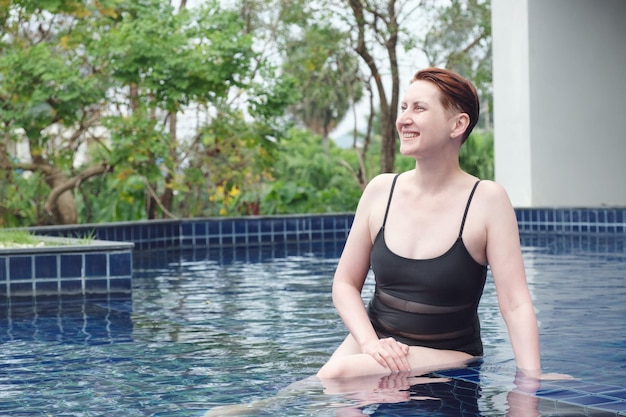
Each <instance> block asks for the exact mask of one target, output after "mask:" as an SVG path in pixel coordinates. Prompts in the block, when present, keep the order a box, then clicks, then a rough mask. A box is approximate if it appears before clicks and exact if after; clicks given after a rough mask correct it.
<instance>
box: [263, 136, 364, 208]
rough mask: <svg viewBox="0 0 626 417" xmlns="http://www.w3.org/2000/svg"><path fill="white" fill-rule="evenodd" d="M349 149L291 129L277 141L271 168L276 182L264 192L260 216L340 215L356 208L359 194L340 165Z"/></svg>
mask: <svg viewBox="0 0 626 417" xmlns="http://www.w3.org/2000/svg"><path fill="white" fill-rule="evenodd" d="M346 159H352V160H354V155H353V151H352V150H348V149H340V148H337V147H334V146H332V147H331V149H330V152H329V153H326V152H325V151H324V146H323V143H322V140H321V138H320V137H319V136H317V135H313V134H311V133H310V132H308V131H306V130H299V129H292V130H291V131H290V132H289V134H288V137H287V138H285V139H284V140H283V141H282V142H281V147H280V154H279V157H278V159H277V160H276V163H275V165H274V176H275V178H276V181H274V182H271V183H269V184H268V186H267V187H266V189H265V194H264V197H263V199H262V201H261V212H262V213H263V214H289V213H324V212H344V211H353V210H354V209H356V205H357V203H358V199H359V197H360V194H361V190H360V189H359V187H358V185H357V183H356V181H355V180H354V178H353V177H352V176H351V174H350V172H349V171H348V170H347V169H346V167H345V166H344V165H343V162H342V161H345V160H346Z"/></svg>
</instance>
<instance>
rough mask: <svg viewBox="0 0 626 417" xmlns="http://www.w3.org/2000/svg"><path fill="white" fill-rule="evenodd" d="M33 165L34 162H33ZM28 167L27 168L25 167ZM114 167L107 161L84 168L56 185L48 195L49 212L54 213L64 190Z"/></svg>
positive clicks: (47, 210) (47, 209)
mask: <svg viewBox="0 0 626 417" xmlns="http://www.w3.org/2000/svg"><path fill="white" fill-rule="evenodd" d="M31 165H32V164H31ZM24 169H26V168H24ZM111 169H112V167H111V166H110V165H109V164H107V163H102V164H100V165H94V166H92V167H89V168H87V169H85V170H83V171H82V172H81V173H79V174H78V175H76V176H74V177H72V178H70V179H69V180H67V181H65V182H64V183H63V184H61V185H59V186H57V187H54V188H53V189H52V191H50V194H49V195H48V199H47V200H46V205H45V209H46V212H48V214H50V215H52V208H53V207H54V206H55V205H56V201H57V199H58V198H59V196H60V195H61V194H63V193H64V192H66V191H68V190H71V189H73V188H75V187H78V186H79V185H80V183H81V182H83V181H84V180H86V179H87V178H90V177H93V176H95V175H100V174H104V173H105V172H108V171H111Z"/></svg>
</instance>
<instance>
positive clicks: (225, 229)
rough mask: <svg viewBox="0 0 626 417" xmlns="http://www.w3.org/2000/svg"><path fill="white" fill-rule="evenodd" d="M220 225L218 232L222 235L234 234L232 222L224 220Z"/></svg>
mask: <svg viewBox="0 0 626 417" xmlns="http://www.w3.org/2000/svg"><path fill="white" fill-rule="evenodd" d="M220 225H221V228H220V231H221V233H222V234H223V235H232V234H233V233H234V232H235V227H234V222H233V221H231V220H224V221H223V222H221V224H220Z"/></svg>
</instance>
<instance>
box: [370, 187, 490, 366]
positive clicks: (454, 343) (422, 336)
mask: <svg viewBox="0 0 626 417" xmlns="http://www.w3.org/2000/svg"><path fill="white" fill-rule="evenodd" d="M397 179H398V175H396V177H395V178H394V179H393V183H392V185H391V191H390V192H389V201H388V202H387V209H386V211H385V217H384V220H383V225H382V226H381V228H380V231H379V232H378V235H377V236H376V239H375V241H374V245H373V247H372V252H371V256H370V262H371V265H372V270H373V271H374V276H375V279H376V286H375V291H374V296H373V298H372V300H371V301H370V303H369V305H368V314H369V318H370V320H371V322H372V325H373V326H374V329H375V330H376V333H378V336H379V337H389V336H391V337H393V338H394V339H396V340H398V341H400V342H402V343H406V344H408V345H411V346H425V347H430V348H434V349H450V350H457V351H461V352H466V353H468V354H470V355H472V356H481V355H482V354H483V345H482V341H481V338H480V322H479V318H478V313H477V310H478V303H479V301H480V298H481V296H482V293H483V288H484V286H485V280H486V276H487V267H486V266H484V265H481V264H479V263H478V262H476V261H475V260H474V258H472V256H471V255H470V254H469V252H468V251H467V248H466V247H465V244H464V243H463V239H462V236H463V227H464V226H465V218H466V217H467V212H468V210H469V206H470V203H471V201H472V196H473V195H474V191H476V187H477V186H478V183H479V182H480V181H477V182H476V184H474V187H473V188H472V191H471V193H470V195H469V198H468V200H467V206H466V207H465V213H464V214H463V220H462V222H461V229H460V231H459V237H458V238H457V240H456V241H455V243H454V244H453V245H452V247H451V248H450V249H449V250H448V251H447V252H446V253H444V254H443V255H441V256H438V257H436V258H432V259H409V258H404V257H402V256H399V255H396V254H395V253H393V252H392V251H391V250H390V249H389V248H388V247H387V244H386V242H385V233H384V231H385V224H386V223H387V215H388V213H389V206H390V205H391V197H392V195H393V189H394V187H395V185H396V180H397Z"/></svg>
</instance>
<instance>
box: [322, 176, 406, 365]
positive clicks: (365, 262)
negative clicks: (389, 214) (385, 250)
mask: <svg viewBox="0 0 626 417" xmlns="http://www.w3.org/2000/svg"><path fill="white" fill-rule="evenodd" d="M391 178H392V176H391V175H388V174H387V175H386V174H383V175H381V176H378V177H376V178H375V179H373V180H372V181H371V182H370V184H368V186H367V187H366V189H365V191H364V192H363V195H362V197H361V200H360V201H359V205H358V207H357V210H356V213H355V217H354V222H353V224H352V227H351V229H350V233H349V235H348V238H347V240H346V244H345V247H344V249H343V253H342V255H341V258H340V260H339V264H338V266H337V270H336V271H335V277H334V280H333V290H332V295H333V303H334V305H335V308H336V309H337V312H338V313H339V316H340V317H341V319H342V320H343V322H344V324H345V326H346V327H347V329H348V331H349V332H350V334H351V335H352V337H353V338H354V339H355V340H356V342H357V343H358V345H359V346H360V347H361V351H362V353H367V354H369V355H371V356H373V357H374V359H376V361H377V362H378V363H380V364H381V365H382V366H384V367H386V368H389V369H391V370H392V371H397V370H400V369H403V370H406V369H408V367H409V363H408V358H407V355H408V347H407V346H406V345H404V344H401V343H398V342H396V341H395V340H386V339H385V340H384V341H381V340H379V338H378V336H377V334H376V332H375V331H374V328H373V327H372V324H371V322H370V319H369V317H368V315H367V311H366V309H365V305H364V303H363V298H362V295H361V291H362V289H363V284H364V283H365V279H366V277H367V274H368V271H369V269H370V252H371V250H372V245H373V239H374V238H375V236H376V234H377V233H378V230H379V228H380V227H381V226H382V215H381V213H380V212H377V211H380V210H381V208H382V210H384V209H385V207H386V202H387V197H388V196H389V190H390V187H391ZM379 217H380V219H379Z"/></svg>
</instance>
